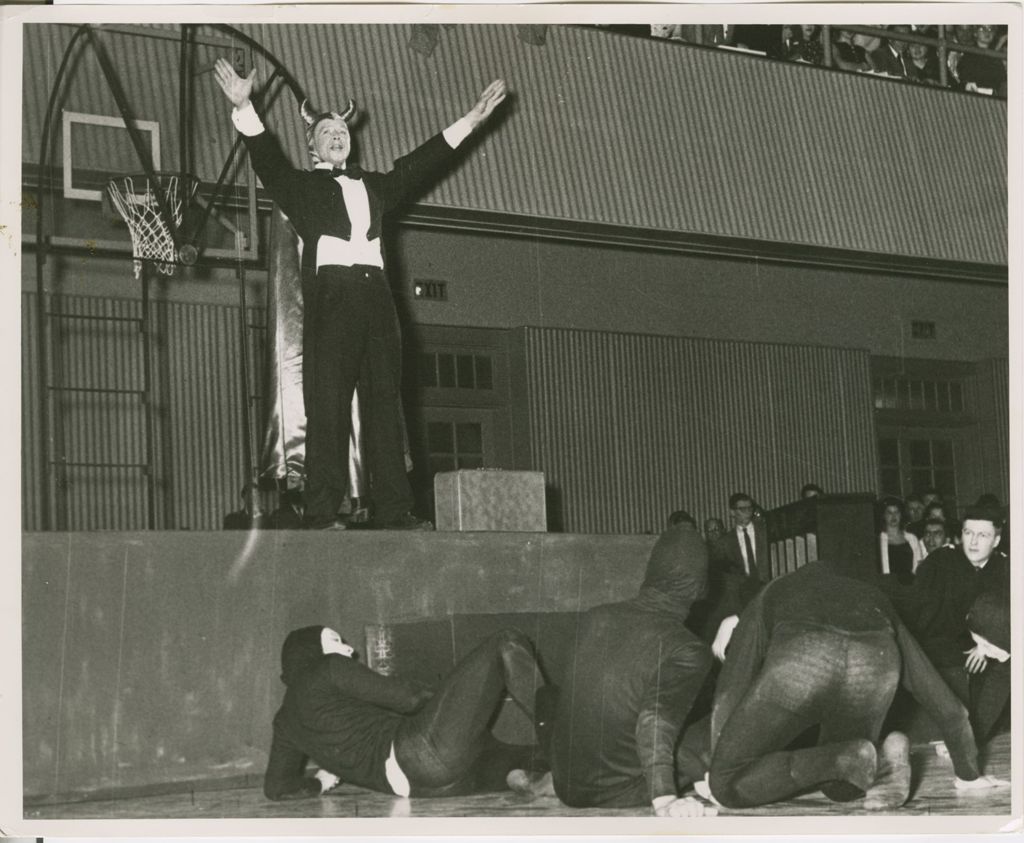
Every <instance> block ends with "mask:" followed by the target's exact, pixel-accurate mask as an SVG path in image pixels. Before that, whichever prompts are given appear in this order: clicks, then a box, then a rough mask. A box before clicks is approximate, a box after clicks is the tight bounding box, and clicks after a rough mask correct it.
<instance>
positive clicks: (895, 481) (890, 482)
mask: <svg viewBox="0 0 1024 843" xmlns="http://www.w3.org/2000/svg"><path fill="white" fill-rule="evenodd" d="M880 477H881V483H882V494H883V495H896V496H897V497H900V496H902V494H903V491H902V490H901V489H900V471H899V469H898V468H883V469H882V470H881V472H880Z"/></svg>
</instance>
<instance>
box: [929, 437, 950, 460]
mask: <svg viewBox="0 0 1024 843" xmlns="http://www.w3.org/2000/svg"><path fill="white" fill-rule="evenodd" d="M932 460H934V462H935V465H937V466H939V465H941V466H951V465H953V443H952V442H951V441H950V440H949V439H933V440H932Z"/></svg>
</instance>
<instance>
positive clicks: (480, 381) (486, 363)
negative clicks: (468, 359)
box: [475, 354, 494, 389]
mask: <svg viewBox="0 0 1024 843" xmlns="http://www.w3.org/2000/svg"><path fill="white" fill-rule="evenodd" d="M475 359H476V388H477V389H494V373H493V372H492V371H491V358H490V357H486V356H484V355H482V354H481V355H478V356H477V357H476V358H475Z"/></svg>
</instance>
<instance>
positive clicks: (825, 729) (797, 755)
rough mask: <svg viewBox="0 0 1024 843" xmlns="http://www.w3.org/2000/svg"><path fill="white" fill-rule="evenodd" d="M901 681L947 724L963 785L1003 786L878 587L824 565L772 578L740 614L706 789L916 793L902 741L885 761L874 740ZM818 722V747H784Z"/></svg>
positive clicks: (881, 797)
mask: <svg viewBox="0 0 1024 843" xmlns="http://www.w3.org/2000/svg"><path fill="white" fill-rule="evenodd" d="M900 681H902V683H903V685H904V687H905V688H906V689H907V690H908V691H909V692H910V693H911V694H912V695H913V697H914V698H915V699H916V700H917V702H918V703H919V704H920V705H921V706H922V707H923V708H924V709H925V710H926V711H927V712H928V714H929V715H930V716H931V717H932V719H933V720H934V721H935V722H936V724H937V725H938V726H939V728H940V729H941V731H942V734H943V736H944V737H945V740H946V745H947V747H948V749H949V755H950V757H951V759H952V761H953V768H954V771H955V773H956V778H955V783H956V786H957V788H960V789H975V788H984V787H993V786H996V785H998V784H1005V783H1004V782H999V781H998V780H996V779H993V778H991V777H989V776H982V775H981V773H980V770H979V768H978V750H977V747H976V745H975V742H974V735H973V734H972V731H971V726H970V723H969V721H968V717H967V710H966V709H965V708H964V706H963V704H962V703H961V702H960V701H959V700H958V699H957V698H956V696H955V695H954V694H953V692H952V691H951V690H950V689H949V687H948V686H947V685H946V683H945V682H943V680H942V677H941V676H940V675H939V674H938V672H937V671H936V670H935V668H934V667H932V665H931V662H930V661H929V660H928V657H927V656H926V655H925V654H924V652H923V651H922V650H921V647H920V646H919V645H918V643H917V641H916V640H915V639H914V638H913V636H912V635H911V634H910V633H909V632H908V631H907V629H906V627H904V626H903V624H902V623H901V622H900V620H899V617H898V616H897V615H896V612H895V610H894V609H893V608H892V605H891V604H890V603H889V601H888V600H887V599H886V598H885V597H884V596H883V594H882V593H881V592H880V591H879V590H878V589H876V588H875V587H874V586H871V585H869V584H867V583H864V582H861V581H859V580H855V579H851V578H849V577H845V576H839V575H837V574H836V573H834V572H833V571H832V570H831V569H830V567H829V566H828V564H827V563H824V562H812V563H810V564H808V565H805V566H804V567H803V568H801V569H799V570H797V571H796V572H794V573H792V574H788V575H786V576H783V577H780V578H779V579H776V580H774V581H773V582H771V583H769V584H768V586H766V587H765V589H764V590H763V591H762V592H761V593H760V594H759V595H758V596H757V597H755V598H754V600H753V601H752V602H751V603H750V604H749V605H748V606H747V608H746V609H745V610H744V611H743V614H742V615H741V616H740V621H739V625H738V626H737V627H736V630H735V633H734V635H733V636H732V639H731V641H730V642H729V646H728V649H727V652H726V660H725V664H724V666H723V668H722V672H721V674H720V675H719V678H718V684H717V686H716V689H715V703H714V708H713V710H712V715H711V769H710V771H709V774H708V780H707V784H708V785H709V786H710V792H711V795H712V796H713V797H714V799H715V800H716V801H717V802H719V803H720V804H721V805H724V806H726V807H729V808H749V807H754V806H757V805H765V804H768V803H771V802H778V801H780V800H783V799H788V798H790V797H792V796H795V795H797V794H799V793H802V792H806V791H811V790H817V789H820V790H821V791H822V792H823V793H824V794H825V795H826V796H827V797H828V798H829V799H831V800H833V801H838V802H847V801H852V800H855V799H860V798H864V800H865V801H864V807H865V808H867V809H874V810H878V809H893V808H898V807H899V806H901V805H902V804H903V803H904V802H906V800H907V798H908V797H909V793H910V760H909V744H908V741H907V738H906V736H905V735H903V734H901V733H899V732H892V733H891V734H890V735H889V736H888V737H887V738H886V739H885V742H884V743H883V744H882V746H881V758H879V752H878V750H877V749H876V745H877V742H878V740H879V737H880V733H881V729H882V721H883V720H884V719H885V716H886V714H887V712H888V710H889V706H890V704H891V702H892V698H893V695H894V694H895V693H896V686H897V684H898V683H899V682H900ZM814 726H818V727H820V732H819V737H818V745H817V746H815V747H810V748H806V749H796V750H792V751H790V750H787V747H788V746H789V745H790V743H791V742H792V741H793V740H794V739H795V738H797V737H798V736H799V735H801V734H802V733H803V732H804V731H806V730H807V729H809V728H811V727H814ZM698 792H700V789H699V788H698Z"/></svg>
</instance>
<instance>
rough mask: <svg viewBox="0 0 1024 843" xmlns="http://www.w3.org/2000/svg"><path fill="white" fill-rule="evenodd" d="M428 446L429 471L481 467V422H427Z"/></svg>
mask: <svg viewBox="0 0 1024 843" xmlns="http://www.w3.org/2000/svg"><path fill="white" fill-rule="evenodd" d="M427 448H428V451H429V456H430V473H431V474H432V475H433V474H436V473H437V472H438V471H455V470H456V469H460V468H482V467H483V464H484V437H483V426H482V425H480V424H478V423H476V422H440V421H432V422H428V423H427Z"/></svg>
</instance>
